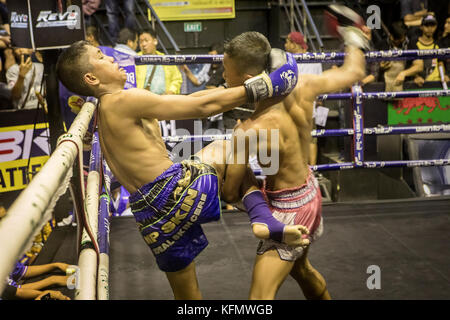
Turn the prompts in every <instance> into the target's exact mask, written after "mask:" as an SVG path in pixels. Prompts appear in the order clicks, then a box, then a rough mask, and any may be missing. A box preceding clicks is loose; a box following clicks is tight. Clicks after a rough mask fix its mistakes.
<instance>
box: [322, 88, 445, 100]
mask: <svg viewBox="0 0 450 320" xmlns="http://www.w3.org/2000/svg"><path fill="white" fill-rule="evenodd" d="M444 96H450V90H420V91H397V92H363V93H362V97H363V99H399V98H419V97H444ZM351 97H352V94H351V92H345V93H331V94H322V95H320V96H317V99H318V100H339V99H350V98H351Z"/></svg>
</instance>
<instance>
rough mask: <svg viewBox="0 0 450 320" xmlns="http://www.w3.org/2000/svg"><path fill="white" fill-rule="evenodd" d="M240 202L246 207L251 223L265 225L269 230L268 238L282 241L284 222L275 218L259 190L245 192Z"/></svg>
mask: <svg viewBox="0 0 450 320" xmlns="http://www.w3.org/2000/svg"><path fill="white" fill-rule="evenodd" d="M242 203H243V204H244V206H245V209H247V213H248V217H249V218H250V221H251V223H252V224H254V223H260V224H264V225H266V226H267V228H268V229H269V232H270V236H269V238H270V239H272V240H275V241H278V242H282V241H283V231H284V226H285V225H284V224H283V223H281V222H280V221H278V220H277V219H275V217H274V216H273V215H272V211H270V209H269V206H268V205H267V202H266V200H264V197H263V194H262V192H261V191H259V190H255V191H252V192H249V193H247V194H246V195H245V196H244V198H242Z"/></svg>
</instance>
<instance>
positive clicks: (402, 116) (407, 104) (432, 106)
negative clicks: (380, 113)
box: [388, 88, 450, 125]
mask: <svg viewBox="0 0 450 320" xmlns="http://www.w3.org/2000/svg"><path fill="white" fill-rule="evenodd" d="M428 89H431V90H442V89H441V88H427V90H428ZM443 122H444V123H448V122H450V97H446V96H442V97H418V98H403V99H399V100H394V101H389V103H388V124H389V125H402V124H403V125H411V124H436V123H443Z"/></svg>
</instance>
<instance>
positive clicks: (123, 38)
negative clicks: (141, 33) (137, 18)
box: [117, 28, 137, 44]
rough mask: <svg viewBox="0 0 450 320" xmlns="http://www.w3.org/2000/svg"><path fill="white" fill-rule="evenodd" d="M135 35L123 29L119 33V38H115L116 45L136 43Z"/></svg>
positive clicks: (129, 30)
mask: <svg viewBox="0 0 450 320" xmlns="http://www.w3.org/2000/svg"><path fill="white" fill-rule="evenodd" d="M136 35H137V33H136V31H134V30H131V29H128V28H123V29H122V30H120V32H119V37H118V38H117V43H120V44H127V42H128V40H130V41H133V42H134V41H136Z"/></svg>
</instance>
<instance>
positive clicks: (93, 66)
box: [57, 41, 303, 299]
mask: <svg viewBox="0 0 450 320" xmlns="http://www.w3.org/2000/svg"><path fill="white" fill-rule="evenodd" d="M275 58H277V59H275ZM275 66H276V67H275ZM271 70H272V72H271V73H270V74H267V73H265V72H263V73H261V74H259V75H257V76H255V77H252V78H250V79H248V80H247V81H246V82H245V83H244V85H242V86H239V87H236V88H232V89H218V90H214V89H213V90H206V91H200V92H196V93H194V94H192V95H189V96H180V95H163V96H160V95H155V94H153V93H151V92H149V91H147V90H144V89H129V90H124V84H125V81H126V79H127V75H126V72H125V70H123V69H122V68H119V66H118V64H117V63H114V62H113V58H111V57H108V56H105V55H104V54H103V53H102V52H101V51H100V50H99V49H98V48H96V47H93V46H91V45H89V44H87V43H86V42H84V41H79V42H76V43H74V44H72V45H71V46H70V47H69V48H68V49H66V50H65V51H64V52H63V53H62V54H61V55H60V57H59V59H58V63H57V74H58V77H59V79H60V80H61V82H62V83H63V84H64V86H65V87H66V88H68V89H69V90H71V91H72V92H75V93H77V94H80V95H84V96H94V97H96V98H98V99H99V102H100V103H99V107H98V109H97V110H98V116H97V120H98V132H99V139H100V145H101V149H102V153H103V155H104V157H105V159H106V161H107V163H108V165H109V167H110V168H111V171H112V172H113V174H114V176H115V178H116V179H117V180H118V181H119V182H120V183H121V185H122V186H124V187H125V188H126V189H127V191H128V192H129V193H130V205H131V208H132V212H133V214H134V216H135V218H136V222H137V224H138V227H139V229H140V232H141V234H142V236H143V237H144V240H145V241H146V243H147V244H148V245H149V246H150V249H151V250H152V252H153V254H154V255H155V257H156V260H157V263H158V266H159V267H160V269H161V270H163V271H165V272H166V275H167V278H168V280H169V283H170V285H171V287H172V290H173V292H174V296H175V298H176V299H200V298H201V294H200V290H199V288H198V283H197V278H196V274H195V265H194V258H195V257H196V256H197V255H198V254H199V253H200V252H201V251H202V249H204V248H205V247H206V245H207V243H208V242H207V240H206V238H205V236H204V234H203V232H202V230H201V227H200V224H201V223H205V222H209V221H213V220H217V219H219V217H220V206H219V193H220V186H221V182H222V180H223V177H224V172H223V170H224V169H223V167H222V166H217V167H215V166H214V163H213V162H214V161H213V160H214V159H210V160H211V162H210V163H209V164H207V163H200V162H198V161H195V160H190V161H185V162H182V163H173V162H172V161H171V160H170V158H169V156H168V152H167V150H166V147H165V144H164V141H163V139H162V137H161V133H160V128H159V123H158V120H178V119H195V118H203V117H207V116H211V115H214V114H218V113H222V112H225V111H228V110H231V109H232V108H234V107H237V106H240V105H242V104H244V103H247V102H251V103H252V102H256V101H261V100H263V99H268V98H273V99H279V98H281V97H282V96H284V95H286V94H288V93H289V92H290V91H291V90H292V89H293V87H295V84H296V81H297V64H296V63H295V59H294V58H293V57H292V56H291V55H290V54H286V53H282V54H281V55H279V56H278V57H275V56H274V58H273V59H272V63H271ZM205 160H206V159H202V161H205ZM258 208H259V206H255V207H252V208H251V211H252V212H253V214H257V211H258ZM260 218H261V221H263V222H264V223H265V225H266V226H267V228H268V229H269V231H270V236H271V237H272V238H274V239H278V240H286V235H288V236H291V235H293V236H294V237H296V241H298V243H301V241H302V240H301V235H302V230H303V229H302V228H301V227H298V228H297V229H296V228H290V226H289V228H288V229H285V228H284V224H282V223H277V222H274V221H273V220H274V219H272V217H271V216H270V217H267V219H266V218H265V217H260ZM272 223H273V225H272ZM294 242H295V241H294Z"/></svg>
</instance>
